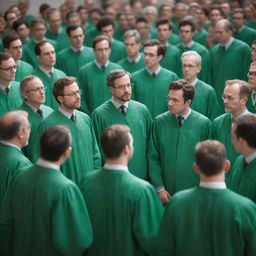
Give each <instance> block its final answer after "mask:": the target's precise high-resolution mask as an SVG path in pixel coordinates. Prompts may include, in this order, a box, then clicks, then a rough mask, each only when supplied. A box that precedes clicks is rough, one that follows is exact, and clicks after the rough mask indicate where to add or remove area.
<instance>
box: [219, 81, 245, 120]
mask: <svg viewBox="0 0 256 256" xmlns="http://www.w3.org/2000/svg"><path fill="white" fill-rule="evenodd" d="M223 102H224V106H225V112H227V113H231V114H232V115H233V116H237V115H239V114H240V113H241V112H243V110H244V107H245V104H246V99H245V98H244V97H243V98H241V97H240V88H239V85H238V84H232V85H229V86H226V87H225V89H224V92H223Z"/></svg>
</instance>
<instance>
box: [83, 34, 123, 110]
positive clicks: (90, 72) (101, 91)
mask: <svg viewBox="0 0 256 256" xmlns="http://www.w3.org/2000/svg"><path fill="white" fill-rule="evenodd" d="M93 51H94V54H95V60H94V61H93V62H90V63H88V64H86V65H85V66H83V67H82V68H81V69H80V71H79V73H78V84H79V87H80V89H81V90H82V91H83V94H82V99H81V100H82V102H81V110H82V111H84V112H86V113H88V114H91V113H92V111H93V110H94V109H96V108H97V107H98V106H99V105H101V104H102V103H104V102H105V101H107V100H109V98H110V97H111V93H110V92H109V90H108V87H107V84H106V78H107V76H108V74H109V73H110V72H111V71H113V70H116V69H122V67H121V66H120V65H118V64H115V63H113V62H110V61H109V55H110V52H111V40H110V39H109V37H107V36H103V35H100V36H97V37H95V38H94V39H93Z"/></svg>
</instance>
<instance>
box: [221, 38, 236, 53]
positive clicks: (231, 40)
mask: <svg viewBox="0 0 256 256" xmlns="http://www.w3.org/2000/svg"><path fill="white" fill-rule="evenodd" d="M233 41H234V38H233V37H231V38H230V40H229V41H228V42H227V43H225V44H224V45H223V46H224V47H225V49H226V50H227V49H228V48H229V46H230V45H231V44H232V43H233Z"/></svg>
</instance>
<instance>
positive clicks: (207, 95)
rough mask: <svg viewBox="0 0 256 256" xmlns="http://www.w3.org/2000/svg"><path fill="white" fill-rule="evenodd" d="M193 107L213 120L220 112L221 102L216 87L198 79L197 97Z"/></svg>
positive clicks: (196, 86)
mask: <svg viewBox="0 0 256 256" xmlns="http://www.w3.org/2000/svg"><path fill="white" fill-rule="evenodd" d="M191 108H192V109H194V110H195V111H197V112H199V113H201V114H203V115H204V116H207V117H208V118H209V119H210V120H213V119H214V118H216V117H217V116H219V114H220V109H219V102H218V99H217V96H216V93H215V91H214V89H213V88H212V87H211V86H210V85H209V84H206V83H205V82H203V81H201V80H198V82H197V83H196V85H195V97H194V99H193V101H192V104H191Z"/></svg>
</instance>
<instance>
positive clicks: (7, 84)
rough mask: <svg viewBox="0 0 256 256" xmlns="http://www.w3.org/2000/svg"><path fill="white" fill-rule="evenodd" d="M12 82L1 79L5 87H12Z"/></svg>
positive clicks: (0, 81)
mask: <svg viewBox="0 0 256 256" xmlns="http://www.w3.org/2000/svg"><path fill="white" fill-rule="evenodd" d="M10 83H11V82H10V81H5V80H2V79H1V78H0V84H1V85H2V86H4V87H8V86H9V85H10Z"/></svg>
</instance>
